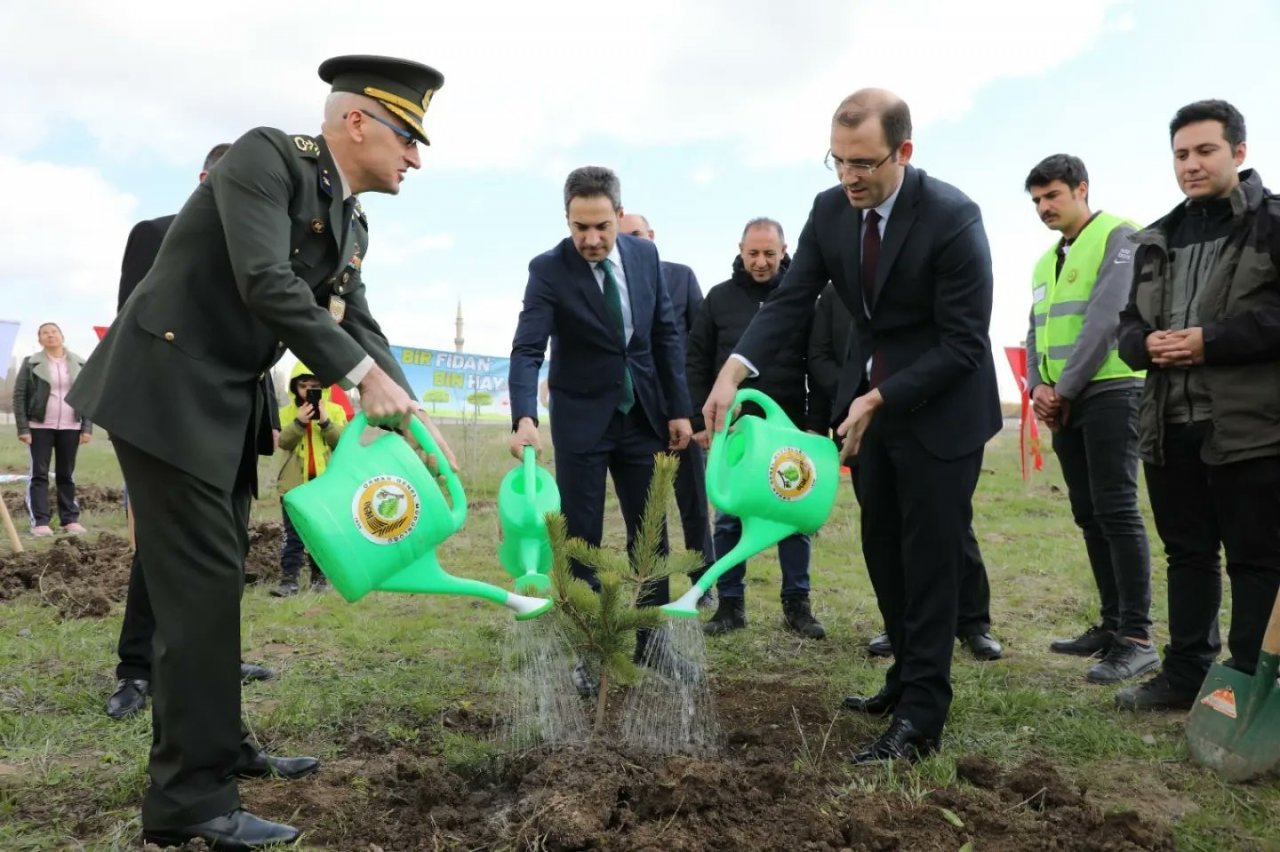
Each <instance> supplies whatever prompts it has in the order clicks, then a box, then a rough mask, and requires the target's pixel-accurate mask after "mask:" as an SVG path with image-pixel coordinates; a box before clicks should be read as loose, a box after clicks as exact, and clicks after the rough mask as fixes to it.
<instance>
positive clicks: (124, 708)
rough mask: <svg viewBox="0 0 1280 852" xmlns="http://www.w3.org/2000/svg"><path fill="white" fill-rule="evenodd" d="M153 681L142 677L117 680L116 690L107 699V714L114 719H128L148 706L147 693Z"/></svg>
mask: <svg viewBox="0 0 1280 852" xmlns="http://www.w3.org/2000/svg"><path fill="white" fill-rule="evenodd" d="M150 691H151V683H150V682H149V681H146V680H143V679H142V678H122V679H121V680H118V681H116V691H115V692H113V693H111V697H110V698H108V699H107V715H108V716H110V717H111V718H112V719H127V718H129V717H130V716H132V715H133V714H134V713H137V712H138V711H139V710H141V709H142V708H143V707H146V706H147V693H148V692H150Z"/></svg>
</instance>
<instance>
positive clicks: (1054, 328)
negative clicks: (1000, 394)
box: [1031, 211, 1146, 384]
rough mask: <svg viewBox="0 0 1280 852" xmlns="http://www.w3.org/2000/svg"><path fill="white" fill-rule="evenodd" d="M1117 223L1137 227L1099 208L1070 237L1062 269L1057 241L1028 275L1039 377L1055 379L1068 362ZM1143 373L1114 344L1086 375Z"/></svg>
mask: <svg viewBox="0 0 1280 852" xmlns="http://www.w3.org/2000/svg"><path fill="white" fill-rule="evenodd" d="M1120 225H1130V226H1132V227H1134V228H1135V229H1136V228H1139V227H1140V226H1138V225H1137V224H1135V223H1134V222H1131V221H1129V220H1128V219H1121V218H1120V217H1119V216H1113V215H1112V214H1110V213H1107V212H1105V211H1103V212H1100V213H1098V214H1097V215H1096V216H1094V217H1093V220H1092V221H1091V222H1089V224H1088V225H1085V227H1084V230H1083V231H1081V232H1080V233H1079V234H1078V235H1077V236H1076V238H1075V240H1074V241H1072V243H1071V246H1070V248H1069V249H1068V250H1067V257H1066V260H1065V261H1064V262H1063V264H1062V272H1061V273H1059V272H1058V271H1057V268H1058V246H1057V244H1054V246H1053V247H1052V248H1050V249H1049V250H1048V251H1047V252H1045V253H1044V255H1043V256H1042V257H1041V258H1040V261H1039V262H1038V263H1037V264H1036V269H1035V273H1034V274H1033V275H1032V278H1031V287H1032V291H1031V299H1032V307H1031V316H1032V319H1033V320H1034V322H1035V329H1036V355H1037V356H1038V357H1039V359H1040V361H1039V365H1038V366H1039V369H1040V378H1041V379H1043V380H1044V381H1046V382H1048V383H1049V384H1056V383H1057V381H1058V379H1059V378H1060V377H1061V376H1062V371H1063V370H1064V369H1065V368H1066V366H1067V359H1068V358H1069V357H1071V353H1072V352H1073V351H1074V350H1075V346H1076V340H1077V339H1078V338H1079V337H1080V330H1081V329H1082V328H1084V315H1085V311H1086V309H1087V308H1088V307H1089V297H1090V296H1091V295H1093V287H1094V285H1095V284H1096V283H1097V281H1098V268H1099V267H1100V266H1101V265H1102V261H1103V258H1104V257H1105V256H1106V251H1107V238H1108V237H1109V236H1110V235H1111V232H1112V231H1113V230H1115V229H1116V227H1118V226H1120ZM1145 375H1146V373H1145V372H1144V371H1142V370H1132V369H1130V368H1129V365H1128V364H1126V363H1125V362H1124V361H1122V360H1120V355H1119V353H1118V352H1117V351H1116V348H1115V347H1114V346H1112V348H1111V351H1110V352H1108V353H1107V358H1106V360H1105V361H1103V362H1102V366H1101V367H1099V368H1098V372H1097V373H1095V374H1094V376H1093V378H1092V379H1090V381H1098V380H1099V379H1121V378H1127V377H1136V378H1142V377H1143V376H1145Z"/></svg>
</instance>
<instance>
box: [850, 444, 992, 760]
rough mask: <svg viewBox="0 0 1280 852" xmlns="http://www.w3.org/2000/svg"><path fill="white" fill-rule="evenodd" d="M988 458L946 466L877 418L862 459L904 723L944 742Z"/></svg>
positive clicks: (894, 689) (865, 506)
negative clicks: (963, 587)
mask: <svg viewBox="0 0 1280 852" xmlns="http://www.w3.org/2000/svg"><path fill="white" fill-rule="evenodd" d="M981 468H982V450H981V449H978V450H976V451H975V452H972V453H970V454H968V455H966V456H962V457H960V458H957V459H939V458H937V457H936V456H934V455H932V454H931V453H929V452H928V451H927V450H925V448H924V447H923V446H922V445H921V444H920V443H919V441H917V440H916V438H915V437H914V436H913V435H911V433H910V432H908V431H907V430H905V429H894V428H893V424H890V426H889V428H884V421H883V420H882V419H874V420H872V422H871V425H870V427H869V428H868V429H867V433H866V434H865V435H864V436H863V443H862V447H861V448H860V450H859V453H858V487H859V494H860V502H861V505H862V553H863V557H864V558H865V559H866V563H867V570H868V573H869V574H870V575H871V584H872V586H873V587H874V588H875V593H876V600H877V602H878V603H879V605H880V614H881V616H883V618H884V624H885V630H886V631H888V633H889V641H890V643H891V645H892V647H893V652H894V660H893V665H892V666H891V667H890V668H889V671H888V672H887V674H886V675H885V686H884V689H885V692H886V693H888V694H889V695H890V696H893V697H894V698H895V699H896V707H895V710H894V713H895V715H896V716H897V717H898V718H902V719H907V720H909V721H910V722H911V723H912V724H914V725H915V726H916V728H918V729H919V730H920V731H922V732H923V733H924V734H925V735H927V736H938V735H940V734H941V733H942V728H943V726H944V725H945V724H946V719H947V713H948V711H949V710H950V707H951V656H952V652H953V651H954V649H955V637H956V633H957V626H958V622H959V617H958V611H959V597H960V577H961V574H962V572H963V570H964V568H963V566H964V562H965V546H966V539H967V538H968V537H969V530H970V528H971V526H972V524H971V521H972V519H973V504H972V501H973V491H974V488H975V487H976V486H977V484H978V474H979V472H980V471H981Z"/></svg>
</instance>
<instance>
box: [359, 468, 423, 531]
mask: <svg viewBox="0 0 1280 852" xmlns="http://www.w3.org/2000/svg"><path fill="white" fill-rule="evenodd" d="M421 513H422V501H421V500H419V499H418V492H417V491H415V490H414V487H413V486H412V485H410V484H409V483H408V482H407V481H405V480H403V479H401V478H400V477H398V476H385V475H384V476H375V477H374V478H373V479H369V480H366V481H365V483H364V484H363V485H361V486H360V488H359V489H358V490H357V491H356V497H355V499H354V500H353V501H351V517H352V519H353V520H355V522H356V526H357V527H359V528H360V532H361V534H362V535H364V537H365V538H367V539H369V541H371V542H373V543H374V544H395V543H396V542H397V541H400V540H401V539H403V538H404V537H405V536H407V535H408V534H409V533H411V532H413V528H414V527H416V526H417V525H418V516H419V515H420V514H421Z"/></svg>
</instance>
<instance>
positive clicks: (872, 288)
mask: <svg viewBox="0 0 1280 852" xmlns="http://www.w3.org/2000/svg"><path fill="white" fill-rule="evenodd" d="M863 221H864V222H866V231H865V233H863V235H862V298H864V299H866V302H867V313H868V314H869V313H871V304H872V302H873V301H874V300H875V295H876V267H877V266H878V265H879V264H880V214H879V213H878V212H876V211H875V210H874V209H872V210H868V211H867V212H866V215H865V216H864V217H863Z"/></svg>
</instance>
